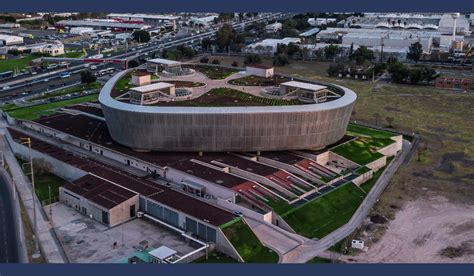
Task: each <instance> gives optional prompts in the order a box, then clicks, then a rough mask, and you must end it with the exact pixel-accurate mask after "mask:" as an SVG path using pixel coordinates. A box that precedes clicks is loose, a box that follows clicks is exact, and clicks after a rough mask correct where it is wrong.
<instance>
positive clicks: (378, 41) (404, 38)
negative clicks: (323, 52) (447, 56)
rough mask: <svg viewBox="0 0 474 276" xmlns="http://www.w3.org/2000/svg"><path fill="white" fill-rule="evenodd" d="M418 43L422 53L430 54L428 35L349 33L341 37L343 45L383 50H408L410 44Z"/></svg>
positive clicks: (409, 33)
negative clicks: (382, 48)
mask: <svg viewBox="0 0 474 276" xmlns="http://www.w3.org/2000/svg"><path fill="white" fill-rule="evenodd" d="M415 42H419V43H420V44H421V45H422V46H423V51H424V52H427V53H428V52H430V50H431V48H432V47H433V37H432V35H431V34H429V33H412V32H406V31H398V32H393V31H390V32H381V33H379V32H374V33H373V32H367V33H351V34H346V35H344V36H343V37H342V44H343V45H351V44H354V45H358V46H366V47H376V46H381V45H382V43H383V46H384V48H385V47H388V48H408V47H410V45H411V44H413V43H415Z"/></svg>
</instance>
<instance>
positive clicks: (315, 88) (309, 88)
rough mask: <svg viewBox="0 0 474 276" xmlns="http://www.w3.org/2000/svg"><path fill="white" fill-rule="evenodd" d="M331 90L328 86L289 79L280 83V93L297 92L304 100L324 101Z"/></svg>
mask: <svg viewBox="0 0 474 276" xmlns="http://www.w3.org/2000/svg"><path fill="white" fill-rule="evenodd" d="M328 92H329V90H328V89H327V87H326V86H323V85H317V84H312V83H306V82H300V81H287V82H284V83H282V84H280V95H289V94H296V96H297V97H298V98H299V99H300V100H302V101H309V102H316V103H318V102H324V101H326V99H327V96H328Z"/></svg>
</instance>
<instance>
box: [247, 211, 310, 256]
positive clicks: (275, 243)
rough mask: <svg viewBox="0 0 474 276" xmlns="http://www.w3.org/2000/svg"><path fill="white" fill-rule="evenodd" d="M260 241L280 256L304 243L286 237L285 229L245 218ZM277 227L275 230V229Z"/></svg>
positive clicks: (288, 236)
mask: <svg viewBox="0 0 474 276" xmlns="http://www.w3.org/2000/svg"><path fill="white" fill-rule="evenodd" d="M245 221H246V222H247V224H248V225H249V226H250V228H251V229H252V231H253V232H254V233H255V235H256V236H257V237H258V239H259V240H260V241H261V242H262V243H263V244H264V245H265V246H267V247H269V248H271V249H273V250H274V251H276V252H278V254H279V255H280V256H283V255H285V254H286V253H288V252H289V251H291V250H293V249H295V248H296V247H298V246H300V245H301V244H302V243H301V242H300V241H298V240H297V239H295V238H293V237H291V236H290V235H285V234H284V231H285V230H283V229H281V231H280V229H275V228H276V227H277V226H273V225H269V224H266V223H263V222H259V221H256V220H253V219H249V218H245ZM274 227H275V228H274Z"/></svg>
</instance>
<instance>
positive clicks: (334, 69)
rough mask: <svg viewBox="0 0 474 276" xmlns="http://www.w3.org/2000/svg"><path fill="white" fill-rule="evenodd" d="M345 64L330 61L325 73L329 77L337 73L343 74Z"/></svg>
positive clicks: (335, 75)
mask: <svg viewBox="0 0 474 276" xmlns="http://www.w3.org/2000/svg"><path fill="white" fill-rule="evenodd" d="M344 69H345V65H344V63H332V64H330V65H329V68H328V70H327V73H328V75H329V76H331V77H337V76H339V74H340V73H341V74H344Z"/></svg>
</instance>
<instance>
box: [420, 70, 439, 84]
mask: <svg viewBox="0 0 474 276" xmlns="http://www.w3.org/2000/svg"><path fill="white" fill-rule="evenodd" d="M421 75H422V80H424V81H426V84H429V83H430V82H432V81H434V80H435V79H436V77H437V75H438V73H437V72H436V71H435V70H434V69H433V68H431V67H423V69H422V70H421Z"/></svg>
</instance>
